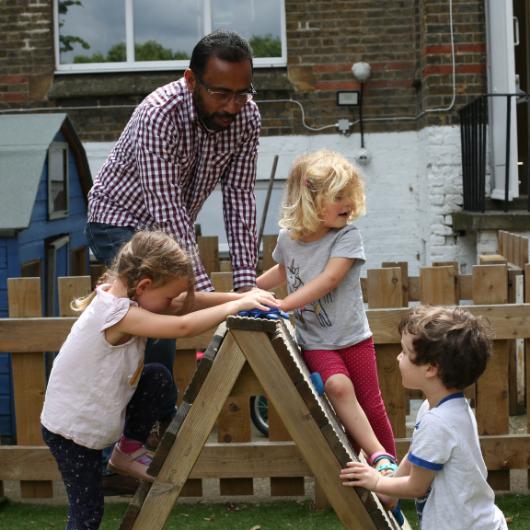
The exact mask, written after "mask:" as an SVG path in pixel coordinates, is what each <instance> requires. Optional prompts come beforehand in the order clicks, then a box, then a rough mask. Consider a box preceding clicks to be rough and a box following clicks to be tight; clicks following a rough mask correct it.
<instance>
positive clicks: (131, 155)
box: [86, 31, 261, 399]
mask: <svg viewBox="0 0 530 530" xmlns="http://www.w3.org/2000/svg"><path fill="white" fill-rule="evenodd" d="M252 74H253V63H252V51H251V49H250V46H249V45H248V43H247V42H246V41H245V40H244V39H242V38H241V37H240V36H239V35H237V34H236V33H232V32H225V31H217V32H214V33H211V34H210V35H207V36H205V37H203V38H202V39H201V40H200V41H199V42H198V43H197V45H196V46H195V48H194V49H193V52H192V56H191V60H190V67H189V68H188V69H187V70H186V71H185V72H184V77H182V78H181V79H179V80H178V81H174V82H172V83H169V84H167V85H165V86H162V87H160V88H158V89H157V90H155V91H154V92H152V93H151V94H149V95H148V96H147V97H146V98H145V99H144V101H142V103H140V105H139V106H138V107H137V108H136V110H135V111H134V113H133V115H132V117H131V119H130V120H129V123H128V124H127V125H126V127H125V129H124V130H123V132H122V134H121V136H120V138H119V139H118V141H117V143H116V145H115V146H114V148H113V150H112V151H111V153H110V154H109V156H108V158H107V160H106V162H105V163H104V165H103V167H102V168H101V170H100V171H99V173H98V174H97V176H96V178H95V179H94V185H93V187H92V189H91V190H90V193H89V195H88V223H87V226H86V236H87V239H88V242H89V245H90V248H91V249H92V252H93V253H94V255H95V257H96V258H97V259H98V260H99V261H101V262H103V263H105V264H107V265H108V264H109V263H110V262H111V261H112V260H113V258H114V256H115V255H116V253H117V251H118V249H119V248H120V247H121V245H122V244H123V243H125V242H126V241H128V240H129V239H130V238H131V237H132V235H133V233H134V232H135V231H136V230H139V229H159V230H163V231H165V232H167V233H169V234H172V235H173V236H174V237H175V239H176V240H177V241H179V243H180V244H181V245H182V247H183V248H185V249H186V251H187V252H188V254H189V255H190V256H191V258H192V261H193V265H194V270H195V276H196V289H198V290H212V289H213V288H212V284H211V281H210V279H209V278H208V275H207V274H206V271H205V269H204V266H203V265H202V263H201V260H200V257H199V254H198V248H197V243H196V239H195V230H194V224H195V220H196V219H197V215H198V213H199V211H200V209H201V207H202V206H203V204H204V202H205V201H206V199H207V198H208V196H209V195H210V194H211V193H212V191H213V190H214V188H215V186H216V185H217V184H218V183H219V182H220V183H221V188H222V195H223V216H224V222H225V228H226V233H227V236H228V244H229V247H230V256H231V261H232V269H233V271H234V272H233V279H234V289H236V290H247V289H250V288H252V287H253V286H254V285H255V280H256V272H255V271H256V264H257V251H258V249H257V237H256V203H255V196H254V184H255V180H256V158H257V147H258V138H259V133H260V125H261V118H260V114H259V111H258V107H257V105H256V104H255V103H254V102H253V101H252V97H253V96H254V94H255V91H254V88H253V86H252ZM175 350H176V345H175V341H174V340H158V341H156V342H155V341H151V340H149V341H148V343H147V347H146V351H145V362H146V363H150V362H160V363H162V364H164V365H165V366H166V367H167V368H168V369H169V370H170V372H172V371H173V362H174V360H175ZM174 391H175V399H176V388H174Z"/></svg>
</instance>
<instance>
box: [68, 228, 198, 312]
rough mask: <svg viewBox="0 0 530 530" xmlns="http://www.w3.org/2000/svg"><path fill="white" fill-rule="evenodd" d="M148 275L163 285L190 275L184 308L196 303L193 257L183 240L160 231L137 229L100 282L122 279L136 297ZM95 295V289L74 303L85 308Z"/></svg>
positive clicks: (154, 282) (81, 308)
mask: <svg viewBox="0 0 530 530" xmlns="http://www.w3.org/2000/svg"><path fill="white" fill-rule="evenodd" d="M144 278H148V279H150V280H151V281H152V282H153V287H160V286H162V285H165V284H166V283H167V282H169V281H171V280H173V279H175V278H187V279H188V293H187V296H186V300H185V303H184V307H183V309H182V312H186V311H188V310H189V308H190V307H191V305H192V304H193V294H194V283H195V279H194V275H193V267H192V264H191V261H190V259H189V257H188V255H187V254H186V252H185V251H184V250H182V249H181V248H180V246H179V244H178V243H177V242H176V241H175V240H174V239H173V238H172V237H171V236H169V235H167V234H165V233H164V232H158V231H152V232H150V231H140V232H136V233H135V234H134V236H133V237H132V238H131V240H130V241H128V242H127V243H125V244H124V245H123V246H122V247H121V249H120V251H119V252H118V254H117V255H116V257H115V258H114V261H113V262H112V265H111V266H110V267H109V268H108V269H107V270H106V271H105V272H104V273H103V275H102V276H101V278H100V279H99V280H98V284H101V283H108V282H111V281H113V280H115V279H119V280H121V281H122V282H123V284H124V285H125V286H126V287H127V296H128V297H129V298H130V299H131V300H134V298H135V295H136V286H137V285H138V282H139V281H140V280H143V279H144ZM94 296H95V292H93V293H91V294H89V295H88V296H84V297H82V298H77V299H75V300H74V301H73V302H72V304H71V307H72V309H74V310H75V311H83V310H84V309H85V308H86V307H87V306H88V304H90V302H91V301H92V299H93V298H94Z"/></svg>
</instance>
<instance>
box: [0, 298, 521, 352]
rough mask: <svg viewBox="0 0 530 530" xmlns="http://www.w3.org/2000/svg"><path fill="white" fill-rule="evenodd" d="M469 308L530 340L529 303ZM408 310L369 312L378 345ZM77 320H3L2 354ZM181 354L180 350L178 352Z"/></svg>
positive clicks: (393, 336)
mask: <svg viewBox="0 0 530 530" xmlns="http://www.w3.org/2000/svg"><path fill="white" fill-rule="evenodd" d="M466 309H467V310H469V311H471V312H472V313H474V314H477V315H482V316H484V317H485V318H487V319H488V320H489V321H490V323H491V324H492V326H493V327H494V328H495V334H496V337H498V338H499V339H508V338H510V339H512V338H530V303H527V304H499V305H470V306H466ZM407 312H408V309H406V308H391V309H368V310H367V316H368V321H369V323H370V328H371V329H372V332H373V333H374V341H375V343H376V344H397V343H399V342H400V337H399V334H398V332H397V326H398V324H399V322H400V320H401V319H402V318H403V317H404V316H405V315H406V314H407ZM74 322H75V318H72V317H65V318H54V317H47V318H0V351H11V352H15V353H17V352H27V351H34V350H35V349H37V348H39V347H41V348H42V349H43V350H47V351H57V350H58V349H59V348H60V347H61V344H62V343H63V342H64V339H65V338H66V336H67V335H68V332H69V331H70V328H71V326H72V324H73V323H74ZM214 331H215V328H212V329H211V330H208V331H206V332H204V333H201V334H200V335H198V336H196V337H183V338H180V339H179V341H178V346H179V349H183V350H186V349H197V350H201V349H204V348H205V347H206V346H207V345H208V343H209V341H210V340H211V338H212V336H213V333H214ZM177 355H178V350H177Z"/></svg>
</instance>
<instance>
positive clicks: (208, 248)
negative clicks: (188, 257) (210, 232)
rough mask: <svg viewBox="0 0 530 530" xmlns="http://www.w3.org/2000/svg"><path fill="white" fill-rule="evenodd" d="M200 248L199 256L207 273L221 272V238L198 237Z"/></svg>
mask: <svg viewBox="0 0 530 530" xmlns="http://www.w3.org/2000/svg"><path fill="white" fill-rule="evenodd" d="M197 245H198V246H199V256H200V258H201V261H202V264H203V265H204V269H205V270H206V273H207V274H208V275H210V274H211V273H212V272H215V271H218V270H219V238H218V237H217V236H199V237H197Z"/></svg>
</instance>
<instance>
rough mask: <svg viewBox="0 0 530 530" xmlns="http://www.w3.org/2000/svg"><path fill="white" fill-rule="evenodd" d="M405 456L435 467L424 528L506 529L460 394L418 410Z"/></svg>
mask: <svg viewBox="0 0 530 530" xmlns="http://www.w3.org/2000/svg"><path fill="white" fill-rule="evenodd" d="M408 460H409V461H410V462H411V463H412V464H414V465H416V466H419V467H423V468H425V469H430V470H433V471H435V472H436V475H435V477H434V480H433V482H432V484H431V488H430V492H429V494H428V497H427V500H426V502H425V504H424V508H423V512H422V516H421V526H420V527H421V529H422V530H455V529H458V530H502V529H507V526H506V520H505V518H504V516H503V514H502V512H501V511H500V510H499V508H497V506H495V495H494V493H493V490H492V489H491V488H490V486H489V485H488V483H487V481H486V477H487V468H486V465H485V463H484V459H483V458H482V453H481V451H480V444H479V438H478V431H477V423H476V420H475V416H474V415H473V412H472V410H471V408H470V407H469V405H468V402H467V400H466V399H465V397H464V394H463V393H461V392H458V393H456V394H451V395H449V396H447V397H446V398H444V399H443V400H442V401H441V402H440V403H439V404H438V405H437V406H436V407H434V408H432V409H429V403H428V401H425V402H424V403H423V404H422V406H421V407H420V410H419V411H418V415H417V421H416V426H415V429H414V433H413V436H412V443H411V446H410V450H409V455H408Z"/></svg>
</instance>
